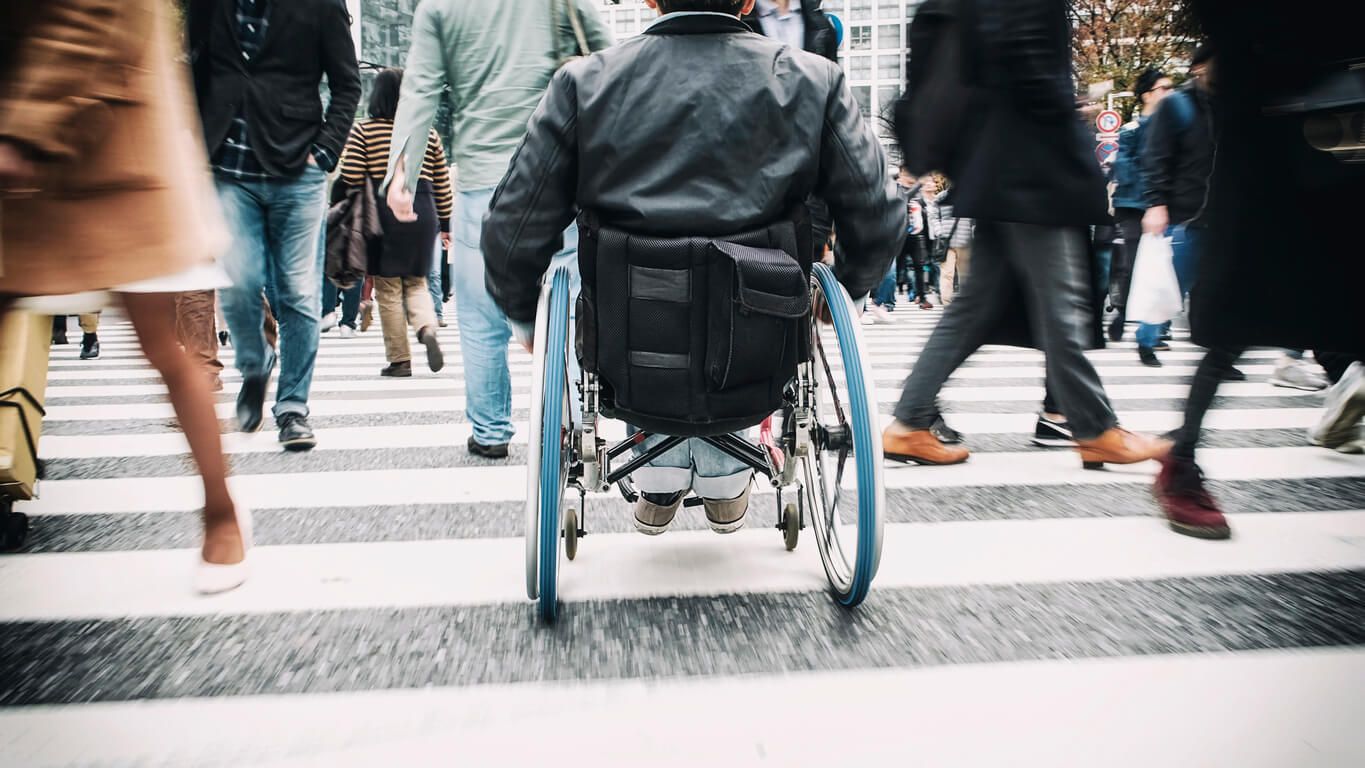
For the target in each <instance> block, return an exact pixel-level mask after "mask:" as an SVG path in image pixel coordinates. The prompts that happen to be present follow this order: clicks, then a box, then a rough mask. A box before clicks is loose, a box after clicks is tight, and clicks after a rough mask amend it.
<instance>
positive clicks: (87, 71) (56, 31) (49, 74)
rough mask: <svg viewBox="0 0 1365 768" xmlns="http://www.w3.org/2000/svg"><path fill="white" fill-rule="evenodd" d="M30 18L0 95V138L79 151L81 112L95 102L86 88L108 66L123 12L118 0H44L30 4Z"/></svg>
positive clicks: (54, 152) (59, 154)
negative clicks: (32, 7)
mask: <svg viewBox="0 0 1365 768" xmlns="http://www.w3.org/2000/svg"><path fill="white" fill-rule="evenodd" d="M32 5H34V6H35V8H34V10H33V11H32V21H31V24H30V26H29V27H28V28H27V29H26V30H25V34H24V36H23V38H22V41H21V42H20V43H19V48H18V50H16V51H13V52H12V53H11V54H10V56H11V62H12V67H13V69H12V70H11V71H10V72H8V73H6V78H5V79H6V80H7V81H8V82H7V83H5V86H6V87H5V88H4V92H3V96H0V138H3V139H9V140H11V141H15V142H18V143H20V144H23V145H25V146H27V147H29V148H30V149H32V150H36V151H37V152H38V153H40V154H42V155H45V156H47V157H49V158H62V159H69V158H72V157H75V156H76V155H77V154H79V153H80V151H81V147H80V144H81V143H82V142H81V137H82V136H85V135H87V134H88V131H89V126H88V125H82V122H83V121H82V120H81V119H80V117H81V115H83V114H85V113H88V112H90V111H92V110H95V109H97V108H99V107H100V106H101V104H100V102H99V100H98V99H97V98H96V97H95V96H94V95H92V94H91V93H90V83H91V82H92V81H94V80H96V79H97V78H96V72H97V71H98V70H99V69H100V68H102V67H104V66H107V65H108V61H107V60H108V58H109V57H110V56H111V55H112V54H113V53H114V46H115V44H116V43H115V35H112V34H111V33H110V29H112V28H115V26H116V25H115V22H116V21H117V20H118V18H119V16H120V14H122V13H124V12H126V10H127V9H125V7H124V5H125V4H124V3H122V2H119V0H44V1H43V2H40V3H32Z"/></svg>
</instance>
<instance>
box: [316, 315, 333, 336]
mask: <svg viewBox="0 0 1365 768" xmlns="http://www.w3.org/2000/svg"><path fill="white" fill-rule="evenodd" d="M335 327H337V313H336V312H328V313H327V314H325V315H323V316H322V325H321V326H320V328H319V330H320V331H321V332H322V333H326V332H328V331H330V330H332V329H333V328H335Z"/></svg>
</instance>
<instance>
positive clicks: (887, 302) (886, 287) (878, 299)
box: [872, 261, 896, 309]
mask: <svg viewBox="0 0 1365 768" xmlns="http://www.w3.org/2000/svg"><path fill="white" fill-rule="evenodd" d="M872 301H873V303H875V304H878V305H880V306H883V307H886V308H887V309H894V308H895V306H896V263H895V262H894V261H893V262H891V271H889V272H887V273H886V277H884V278H882V282H881V284H880V285H878V286H877V290H876V292H875V293H873V294H872Z"/></svg>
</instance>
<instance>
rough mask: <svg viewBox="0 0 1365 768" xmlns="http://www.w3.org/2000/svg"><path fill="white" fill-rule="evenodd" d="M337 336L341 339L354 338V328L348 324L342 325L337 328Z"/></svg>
mask: <svg viewBox="0 0 1365 768" xmlns="http://www.w3.org/2000/svg"><path fill="white" fill-rule="evenodd" d="M337 337H338V338H342V339H354V338H355V329H354V328H352V327H351V326H349V325H343V326H341V328H339V329H338V330H337Z"/></svg>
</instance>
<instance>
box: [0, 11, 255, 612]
mask: <svg viewBox="0 0 1365 768" xmlns="http://www.w3.org/2000/svg"><path fill="white" fill-rule="evenodd" d="M24 5H25V8H23V11H24V13H23V21H22V22H21V29H19V30H16V29H13V28H11V29H9V30H6V32H7V33H10V32H18V33H19V34H17V35H16V36H15V40H17V42H16V43H15V44H14V48H13V49H12V53H13V54H14V56H13V58H12V59H10V60H9V61H10V62H12V64H11V65H10V66H7V67H6V68H5V69H4V70H3V71H0V94H3V95H0V194H3V196H4V198H5V200H4V212H5V216H4V221H3V223H0V252H3V256H4V266H5V269H4V273H3V275H0V296H3V297H6V302H7V301H9V300H12V299H14V298H15V297H21V296H52V295H56V294H74V293H81V292H86V291H103V290H109V291H111V292H113V293H114V294H115V295H116V296H117V297H118V299H119V301H120V303H121V304H122V305H123V308H124V311H125V312H127V315H128V318H129V320H131V321H132V324H133V328H134V330H135V331H136V333H137V338H138V341H139V343H140V344H141V346H142V351H143V354H145V355H146V357H147V360H148V362H150V363H151V364H152V366H153V367H154V368H155V369H156V370H157V372H158V373H159V374H160V375H161V378H162V380H163V381H164V382H165V383H166V389H167V390H168V392H169V394H170V400H171V406H172V408H174V409H175V415H176V420H177V421H178V423H179V425H180V428H181V429H182V430H183V431H184V433H185V438H186V440H187V441H188V442H189V447H190V453H191V455H192V456H193V458H194V462H195V466H196V467H198V470H199V476H200V479H201V481H202V484H203V492H204V509H203V525H204V533H203V542H202V546H201V548H200V564H199V568H198V570H197V571H196V575H195V585H196V587H197V589H198V590H199V591H201V592H218V591H223V590H227V589H232V588H234V587H236V586H237V585H239V584H241V583H242V581H243V580H244V579H245V578H246V568H247V566H246V558H247V548H248V547H249V546H250V544H251V521H250V514H249V512H248V510H247V509H246V508H245V507H244V506H241V505H238V504H236V503H234V500H233V498H232V495H231V493H230V492H229V490H228V486H227V462H226V461H225V460H224V458H223V451H222V445H221V443H220V438H219V434H218V419H217V416H216V415H215V414H214V410H213V400H212V398H211V396H210V394H209V391H208V389H207V386H206V385H207V382H206V380H205V378H204V377H203V375H202V374H201V372H200V371H199V370H198V369H197V367H196V366H195V365H194V364H193V363H192V362H191V360H190V358H189V357H187V356H186V355H185V354H184V353H183V352H182V351H181V349H180V347H179V345H178V344H177V343H176V337H175V327H174V324H173V322H174V318H175V296H176V293H177V292H178V291H181V290H185V289H189V288H212V287H213V286H214V285H216V284H220V283H222V282H223V281H224V280H223V275H222V272H221V271H220V270H218V269H217V268H216V267H214V259H215V257H216V256H217V255H218V254H219V253H221V252H222V251H223V249H224V248H225V247H226V245H227V233H226V230H225V227H224V224H223V221H222V217H221V215H220V214H219V212H218V210H217V202H216V201H215V200H214V198H213V191H212V188H211V186H210V181H209V178H208V176H207V174H206V173H205V172H204V168H205V167H206V158H205V157H204V150H203V147H202V145H200V144H199V142H198V140H197V135H198V126H197V125H195V119H194V117H193V112H192V109H193V108H192V106H191V97H190V93H189V89H188V84H187V83H186V82H185V81H184V78H183V77H182V70H181V68H180V66H179V65H178V64H177V63H176V59H177V58H178V55H177V54H178V51H175V50H173V48H174V45H173V42H172V41H173V39H175V37H178V35H176V36H173V34H172V31H171V29H170V24H171V21H170V19H169V18H168V11H167V8H166V4H165V3H162V2H160V0H124V1H123V2H119V3H108V2H94V1H93V0H69V1H68V2H62V3H55V2H54V3H26V4H24ZM94 115H98V116H99V117H100V119H98V120H96V119H91V117H92V116H94ZM56 255H60V256H61V258H55V256H56ZM6 302H0V303H6ZM0 353H3V351H2V350H0ZM73 511H76V510H73Z"/></svg>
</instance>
